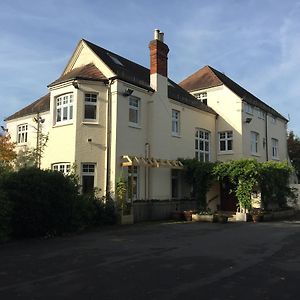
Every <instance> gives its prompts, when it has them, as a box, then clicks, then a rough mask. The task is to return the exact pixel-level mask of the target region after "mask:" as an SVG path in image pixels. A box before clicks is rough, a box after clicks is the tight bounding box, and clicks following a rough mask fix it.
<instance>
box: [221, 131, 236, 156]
mask: <svg viewBox="0 0 300 300" xmlns="http://www.w3.org/2000/svg"><path fill="white" fill-rule="evenodd" d="M232 150H233V132H232V130H230V131H221V132H219V151H220V152H225V151H232Z"/></svg>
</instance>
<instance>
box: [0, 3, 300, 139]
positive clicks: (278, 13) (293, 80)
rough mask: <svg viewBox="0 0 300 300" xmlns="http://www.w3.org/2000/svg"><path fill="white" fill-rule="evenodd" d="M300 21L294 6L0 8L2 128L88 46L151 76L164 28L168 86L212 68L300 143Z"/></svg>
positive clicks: (25, 5) (55, 5)
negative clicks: (276, 116)
mask: <svg viewBox="0 0 300 300" xmlns="http://www.w3.org/2000/svg"><path fill="white" fill-rule="evenodd" d="M299 20H300V1H296V0H285V1H275V0H214V1H202V0H199V1H196V0H195V1H190V0H184V1H182V0H181V1H177V0H172V1H171V0H170V1H169V0H165V1H163V0H160V1H157V0H152V1H149V0H145V1H143V0H139V1H137V0H136V1H130V0H129V1H124V0H123V1H117V0H115V1H101V0H98V1H97V0H59V1H57V0H48V1H41V0H27V1H24V0H19V1H18V0H1V2H0V43H1V47H0V66H1V72H0V105H1V109H0V119H1V121H2V120H3V119H4V118H5V117H7V116H9V115H10V114H12V113H14V112H16V111H17V110H19V109H21V108H22V107H24V106H26V105H28V104H30V103H31V102H33V101H34V100H36V99H38V98H39V97H40V96H42V95H44V94H46V93H47V84H49V83H50V82H52V81H54V80H55V79H57V78H58V77H59V76H60V74H61V72H62V71H63V69H64V67H65V65H66V63H67V61H68V59H69V58H70V56H71V54H72V52H73V50H74V49H75V47H76V45H77V43H78V41H79V40H80V39H81V38H85V39H87V40H90V41H91V42H93V43H95V44H98V45H100V46H102V47H104V48H107V49H109V50H111V51H113V52H116V53H118V54H119V55H122V56H124V57H126V58H128V59H131V60H133V61H135V62H137V63H139V64H142V65H144V66H146V67H148V66H149V50H148V43H149V41H150V40H151V39H152V37H153V30H154V29H155V28H159V29H160V30H162V31H163V32H164V33H165V42H166V43H167V44H168V46H169V48H170V53H169V77H170V78H171V79H173V80H174V81H176V82H180V81H181V80H183V79H184V78H185V77H187V76H188V75H190V74H192V73H193V72H195V71H196V70H198V69H200V68H201V67H203V66H204V65H211V66H212V67H214V68H216V69H217V70H219V71H221V72H224V73H225V74H226V75H227V76H229V77H230V78H232V79H233V80H235V81H236V82H238V83H239V84H241V85H242V86H243V87H244V88H246V89H248V90H249V91H250V92H252V93H253V94H255V95H256V96H257V97H259V98H260V99H262V100H263V101H265V102H266V103H267V104H269V105H270V106H272V107H274V108H275V109H276V110H278V111H279V112H280V113H282V114H283V115H284V116H286V117H290V122H289V126H288V127H289V129H290V130H294V131H295V133H296V134H297V135H300V117H299V114H300V101H299V97H300V82H299V78H300V76H299V69H300V21H299ZM1 121H0V124H1Z"/></svg>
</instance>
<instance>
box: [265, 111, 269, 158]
mask: <svg viewBox="0 0 300 300" xmlns="http://www.w3.org/2000/svg"><path fill="white" fill-rule="evenodd" d="M265 126H266V161H268V160H269V143H268V113H267V112H266V118H265Z"/></svg>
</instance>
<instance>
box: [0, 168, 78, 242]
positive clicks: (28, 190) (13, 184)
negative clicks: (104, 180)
mask: <svg viewBox="0 0 300 300" xmlns="http://www.w3.org/2000/svg"><path fill="white" fill-rule="evenodd" d="M1 188H2V190H5V191H6V195H7V198H8V199H9V200H10V202H11V203H12V205H13V211H12V215H11V226H12V234H13V236H15V237H35V236H43V235H56V234H61V233H62V232H66V231H70V230H71V229H72V228H71V218H72V206H73V202H74V199H76V197H77V188H76V186H75V185H74V183H73V182H72V181H71V180H70V179H68V178H67V177H65V176H64V175H63V174H61V173H58V172H52V171H43V170H40V169H37V168H27V169H21V170H20V171H19V172H11V173H8V174H6V176H3V180H2V181H1V186H0V190H1Z"/></svg>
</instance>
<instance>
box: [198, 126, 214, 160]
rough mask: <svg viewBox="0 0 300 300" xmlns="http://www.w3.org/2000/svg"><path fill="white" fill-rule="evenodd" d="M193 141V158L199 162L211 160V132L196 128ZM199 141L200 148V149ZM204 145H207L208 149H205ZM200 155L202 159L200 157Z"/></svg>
mask: <svg viewBox="0 0 300 300" xmlns="http://www.w3.org/2000/svg"><path fill="white" fill-rule="evenodd" d="M206 137H207V138H206ZM194 141H195V147H194V150H195V158H196V159H197V160H198V161H201V162H209V161H210V160H211V154H210V149H211V132H210V131H208V130H206V129H203V128H196V129H195V139H194ZM201 143H202V149H200V148H201V147H200V145H201ZM206 145H208V150H206ZM201 157H202V158H203V159H201Z"/></svg>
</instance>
